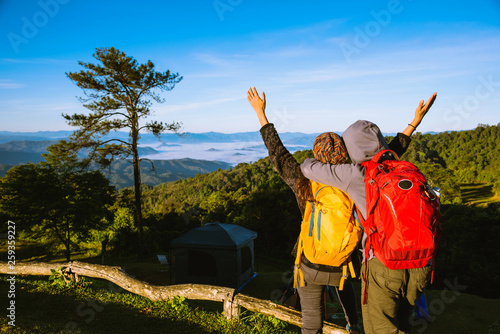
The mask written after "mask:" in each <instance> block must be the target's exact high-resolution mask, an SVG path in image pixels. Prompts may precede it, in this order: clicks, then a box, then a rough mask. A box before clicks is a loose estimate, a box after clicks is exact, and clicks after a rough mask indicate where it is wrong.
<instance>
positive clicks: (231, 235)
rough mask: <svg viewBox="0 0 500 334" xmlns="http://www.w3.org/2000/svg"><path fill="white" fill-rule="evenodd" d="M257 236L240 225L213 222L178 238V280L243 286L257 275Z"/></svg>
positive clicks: (173, 243) (176, 275)
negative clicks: (255, 267)
mask: <svg viewBox="0 0 500 334" xmlns="http://www.w3.org/2000/svg"><path fill="white" fill-rule="evenodd" d="M255 238H257V233H256V232H254V231H251V230H248V229H246V228H244V227H241V226H239V225H234V224H223V223H219V222H213V223H209V224H205V225H203V226H201V227H198V228H195V229H193V230H191V231H189V232H187V233H185V234H184V235H182V236H180V237H179V238H177V239H174V240H173V241H172V243H171V247H172V249H173V253H174V264H175V283H176V284H181V283H198V284H211V285H218V286H226V287H232V288H240V287H241V286H242V285H243V284H244V283H246V282H247V281H248V280H249V279H251V278H252V277H254V276H255V273H254V244H253V240H254V239H255Z"/></svg>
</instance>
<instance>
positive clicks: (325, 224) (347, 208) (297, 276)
mask: <svg viewBox="0 0 500 334" xmlns="http://www.w3.org/2000/svg"><path fill="white" fill-rule="evenodd" d="M311 188H312V191H313V194H314V199H315V202H314V203H313V202H307V204H306V208H305V212H304V219H303V220H302V225H301V230H300V236H299V244H298V249H297V257H296V259H295V273H294V287H296V286H297V281H299V282H300V286H304V276H303V273H302V269H301V256H302V254H303V255H304V256H305V257H306V258H307V259H308V260H309V261H310V262H311V263H316V264H322V265H327V266H332V267H340V266H342V267H343V274H342V279H341V281H340V285H339V289H340V290H342V288H343V285H344V280H345V278H346V277H347V268H349V270H350V272H351V275H352V277H356V276H355V273H354V268H353V266H352V261H351V253H352V252H353V251H354V249H356V246H357V244H358V242H359V240H360V239H361V234H362V230H361V228H360V227H359V226H358V224H357V223H356V219H355V218H354V214H353V208H354V204H353V202H352V201H351V199H350V198H349V196H347V194H346V193H345V192H343V191H342V190H339V189H337V188H334V187H330V186H326V185H324V184H321V183H318V182H314V181H311Z"/></svg>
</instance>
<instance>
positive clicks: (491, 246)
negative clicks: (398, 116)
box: [0, 124, 500, 298]
mask: <svg viewBox="0 0 500 334" xmlns="http://www.w3.org/2000/svg"><path fill="white" fill-rule="evenodd" d="M387 139H388V140H390V138H387ZM499 145H500V124H499V125H482V124H480V125H478V126H477V127H476V128H475V129H473V130H468V131H453V132H442V133H438V134H421V133H417V134H415V135H414V136H413V137H412V143H411V145H410V148H409V150H408V151H407V153H406V154H405V155H404V156H403V157H401V158H402V159H404V160H408V161H411V162H413V163H415V164H416V165H417V166H418V167H419V168H420V169H421V170H422V171H423V172H424V174H425V175H426V177H427V179H428V180H429V182H431V184H432V185H433V186H437V187H440V188H441V193H442V198H441V199H442V201H441V202H442V221H441V224H442V228H443V237H442V239H441V243H440V245H439V248H438V254H437V258H436V275H435V282H436V284H435V285H434V286H435V287H436V288H443V284H444V283H443V282H445V281H446V280H448V281H453V280H454V279H455V278H456V277H458V278H459V280H460V284H463V285H466V286H467V291H468V292H470V293H474V294H477V295H480V296H484V297H494V298H500V294H499V290H498V288H497V287H498V284H499V283H500V270H499V269H498V266H496V265H495V264H494V262H496V261H494V259H496V258H498V255H500V254H499V253H500V252H499V251H498V248H497V247H495V245H496V242H497V240H498V238H499V237H500V199H499V196H500V146H499ZM294 156H295V158H296V159H297V160H298V161H299V162H302V161H303V160H304V159H305V158H307V157H312V152H311V151H310V150H305V151H299V152H296V153H294ZM53 158H54V157H52V159H53ZM52 162H53V161H52ZM40 164H41V165H40ZM47 164H48V163H46V164H45V165H44V163H38V164H26V165H20V166H17V167H14V168H12V169H11V170H9V171H8V172H7V173H6V176H5V177H3V178H1V181H2V182H1V183H0V195H1V196H2V201H1V204H0V205H1V207H0V209H1V218H2V222H3V223H5V225H3V227H2V229H1V231H0V232H5V231H6V230H7V224H6V222H7V221H8V220H14V219H19V220H22V218H23V217H26V216H27V215H32V216H31V217H32V219H31V220H26V223H25V225H24V226H22V225H21V224H18V228H19V233H20V234H19V235H20V238H21V239H23V240H25V241H26V242H30V241H31V242H34V243H35V242H36V243H38V244H40V245H43V246H41V247H42V248H43V252H46V253H52V254H56V253H59V254H62V253H64V252H66V253H69V249H70V248H71V251H82V252H87V253H88V254H89V256H92V255H94V256H96V255H98V254H99V252H100V250H101V242H102V241H103V240H104V239H106V240H108V250H109V251H110V252H111V253H112V254H113V255H114V256H126V255H130V254H134V252H135V248H136V245H137V232H136V227H135V226H134V192H133V188H124V189H121V190H119V191H117V190H116V189H114V188H113V187H111V186H110V185H109V181H106V179H105V178H104V177H103V176H99V174H100V173H98V172H95V171H91V172H88V171H84V170H82V171H80V172H79V174H77V175H74V174H72V172H68V171H67V170H66V171H63V170H58V171H57V172H51V171H50V168H49V167H47ZM66 167H68V166H66ZM69 169H71V168H69ZM65 173H67V174H65ZM62 175H66V176H65V179H64V180H65V181H64V182H63V183H61V184H63V185H64V186H60V187H55V186H53V185H55V184H57V183H58V182H59V183H60V182H61V181H60V180H61V177H62ZM101 175H102V174H101ZM49 185H52V186H51V187H49ZM470 185H478V186H479V188H478V189H480V190H479V191H480V192H483V193H484V196H486V197H487V198H490V200H488V201H487V202H489V203H486V204H485V205H480V204H477V203H471V202H469V201H468V200H467V199H468V198H469V197H468V196H464V191H465V189H470ZM15 187H19V189H18V190H15V189H16V188H15ZM23 187H25V188H29V189H30V192H26V194H27V195H26V196H29V195H28V193H31V194H33V191H35V192H36V191H40V192H42V193H43V192H44V191H45V190H46V189H47V188H50V189H51V191H52V193H51V194H50V196H43V195H42V196H40V195H39V194H36V195H32V196H31V197H30V198H25V199H21V198H19V196H20V195H19V194H21V193H22V191H21V190H22V189H23ZM71 187H73V188H71ZM472 188H474V187H472ZM69 189H71V190H69ZM15 191H17V192H15ZM14 193H15V194H16V195H13V194H14ZM96 194H98V195H99V196H96ZM16 196H17V197H16ZM54 196H56V197H57V196H62V197H63V198H65V201H66V202H64V203H52V202H51V201H49V200H47V198H56V197H54ZM40 197H42V198H40ZM77 200H80V201H82V200H83V203H85V206H84V207H81V206H76V205H74V203H75V202H76V201H77ZM19 207H21V208H19ZM16 208H17V209H16ZM43 208H47V211H42V212H39V211H40V210H41V209H43ZM103 208H104V210H103ZM142 208H143V232H144V233H143V238H144V239H143V245H144V247H145V250H146V252H148V253H149V254H157V253H158V252H168V249H169V244H170V241H171V240H172V239H174V238H176V237H177V236H179V235H180V234H182V233H184V232H186V231H187V230H189V229H191V228H193V227H197V226H200V225H203V224H205V223H209V222H213V221H219V222H223V223H231V224H238V225H241V226H244V227H246V228H248V229H251V230H254V231H256V232H257V233H258V238H257V239H256V240H255V242H256V246H255V248H256V256H257V257H259V256H261V257H262V256H268V257H273V258H277V259H283V260H290V264H292V257H291V255H290V251H291V249H292V247H293V244H294V243H295V241H296V238H297V236H298V233H299V228H300V221H301V216H300V212H299V210H298V207H297V203H296V199H295V196H294V194H293V193H292V191H291V190H290V189H289V188H288V186H287V185H286V184H285V183H284V182H283V181H282V180H281V178H280V177H279V176H278V174H277V173H276V171H275V170H274V167H273V165H272V163H271V162H270V161H269V159H268V158H263V159H260V160H258V161H256V162H253V163H241V164H238V165H236V166H235V167H233V168H230V169H218V170H217V171H214V172H212V173H208V174H197V175H196V176H194V177H190V178H186V179H183V180H178V181H174V182H168V183H163V184H160V185H158V186H155V187H152V186H147V185H142ZM34 210H38V211H37V212H38V213H37V215H34V212H35V211H34ZM44 214H46V216H43V215H44ZM33 215H34V216H33ZM57 215H60V217H56V216H57ZM64 231H67V232H68V234H67V235H65V234H64ZM68 259H69V258H68Z"/></svg>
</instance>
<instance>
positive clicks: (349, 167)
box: [300, 121, 410, 219]
mask: <svg viewBox="0 0 500 334" xmlns="http://www.w3.org/2000/svg"><path fill="white" fill-rule="evenodd" d="M342 138H343V139H344V143H345V146H346V149H347V152H348V153H349V157H350V158H351V161H352V162H353V163H352V164H343V165H330V164H324V163H322V162H320V161H318V160H316V159H312V158H311V159H306V160H305V161H304V163H303V164H302V165H301V166H300V167H301V169H302V173H303V174H304V176H305V177H307V178H308V179H310V180H313V181H316V182H319V183H323V184H326V185H329V186H333V187H335V188H338V189H340V190H343V191H345V192H346V193H347V194H348V195H349V197H350V198H351V199H352V201H353V202H354V204H356V207H357V208H358V210H359V211H360V212H361V215H362V216H363V218H365V219H366V196H365V181H364V180H365V169H364V167H363V166H361V163H362V162H365V161H368V160H370V159H371V158H373V157H374V156H375V155H376V154H377V153H378V152H379V151H381V150H385V149H388V148H391V149H393V150H395V151H396V153H397V154H398V155H401V154H402V153H404V152H405V151H406V149H407V148H408V145H409V142H410V140H409V137H407V136H405V135H403V134H400V133H398V136H397V137H396V138H395V140H393V141H391V144H390V145H387V142H386V140H385V138H384V136H383V135H382V132H381V131H380V129H379V128H378V126H377V125H375V124H373V123H371V122H369V121H357V122H355V123H353V124H352V125H351V126H349V127H348V128H347V130H345V131H344V133H343V134H342ZM401 138H403V139H401ZM393 142H395V144H399V145H395V144H393ZM393 146H395V147H393ZM401 150H403V152H401ZM397 151H400V152H397Z"/></svg>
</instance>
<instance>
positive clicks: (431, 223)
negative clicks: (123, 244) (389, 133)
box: [362, 150, 441, 269]
mask: <svg viewBox="0 0 500 334" xmlns="http://www.w3.org/2000/svg"><path fill="white" fill-rule="evenodd" d="M384 159H385V160H384ZM382 160H383V161H382ZM362 165H363V166H364V168H365V192H366V210H367V212H366V216H367V218H366V220H365V221H364V222H363V227H364V230H365V233H366V234H367V236H368V238H367V242H366V247H365V251H366V253H365V254H366V257H365V258H366V259H368V255H369V250H370V249H372V250H373V254H374V255H375V257H376V258H377V259H378V260H380V261H381V262H382V263H383V264H384V265H385V266H386V267H387V268H389V269H411V268H422V267H424V266H426V265H427V264H428V263H429V261H430V260H431V259H433V258H434V254H435V251H436V247H437V244H438V242H439V238H440V236H441V225H440V218H441V214H440V212H439V204H440V202H439V196H438V195H437V194H436V193H435V192H434V190H433V189H431V187H430V186H429V184H428V183H427V181H426V179H425V177H424V175H423V174H422V173H421V172H420V171H419V169H418V168H417V167H416V166H415V165H413V164H412V163H410V162H408V161H400V160H399V157H398V156H397V154H396V153H395V152H393V151H391V150H383V151H381V152H379V153H378V154H377V155H375V156H374V157H373V158H372V159H371V160H369V161H366V162H363V163H362ZM432 262H433V266H434V260H433V261H432Z"/></svg>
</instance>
